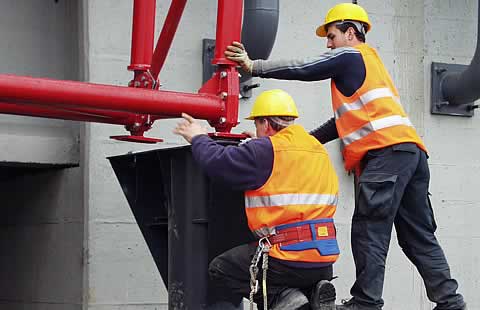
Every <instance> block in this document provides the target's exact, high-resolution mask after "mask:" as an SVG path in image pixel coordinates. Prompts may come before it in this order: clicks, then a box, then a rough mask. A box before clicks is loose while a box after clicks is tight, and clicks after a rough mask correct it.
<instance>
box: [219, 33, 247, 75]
mask: <svg viewBox="0 0 480 310" xmlns="http://www.w3.org/2000/svg"><path fill="white" fill-rule="evenodd" d="M225 56H227V59H230V60H232V61H235V62H236V63H238V64H239V65H240V67H242V69H243V70H244V71H245V72H248V73H252V68H253V61H252V60H251V59H250V58H249V57H248V54H247V51H246V50H245V47H244V46H243V44H242V43H240V42H236V41H233V42H232V45H229V46H227V50H226V51H225Z"/></svg>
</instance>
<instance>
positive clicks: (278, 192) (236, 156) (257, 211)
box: [174, 89, 339, 310]
mask: <svg viewBox="0 0 480 310" xmlns="http://www.w3.org/2000/svg"><path fill="white" fill-rule="evenodd" d="M297 117H298V112H297V108H296V106H295V102H294V101H293V99H292V98H291V97H290V95H288V94H287V93H286V92H284V91H282V90H279V89H274V90H269V91H265V92H263V93H261V94H260V95H259V96H258V97H257V99H256V100H255V103H254V105H253V108H252V111H251V113H250V116H249V117H248V118H247V119H248V120H253V121H254V123H255V128H256V138H255V139H252V140H250V141H248V142H246V143H243V144H240V145H239V146H223V145H221V144H218V143H216V142H215V141H214V140H212V139H211V138H210V137H209V136H208V135H207V131H206V129H205V128H203V127H202V126H200V125H199V124H198V123H197V122H196V121H195V120H194V119H193V118H192V117H191V116H189V115H186V114H184V115H183V118H184V121H183V122H182V123H179V124H178V125H177V127H176V128H175V130H174V133H176V134H179V135H181V136H183V137H184V138H185V139H186V140H187V141H188V142H190V143H191V144H192V153H193V158H194V159H195V161H196V162H197V163H198V165H199V166H200V167H201V168H202V169H203V170H204V171H205V172H206V174H207V175H208V176H210V178H212V179H213V180H220V181H222V182H223V183H224V184H228V185H229V186H231V187H232V188H234V189H237V190H241V191H244V195H245V212H246V216H247V220H248V225H249V228H250V230H251V231H252V232H253V233H254V234H255V235H256V236H257V237H258V238H259V240H260V241H259V242H258V243H255V244H245V245H241V246H238V247H235V248H233V249H230V250H228V251H226V252H224V253H222V254H220V255H219V256H217V257H216V258H214V259H213V260H212V262H211V263H210V266H209V274H210V278H211V279H212V280H214V282H215V283H216V284H217V285H218V287H219V288H223V289H224V290H226V292H225V294H224V297H225V299H226V300H224V301H223V303H222V304H221V306H218V307H217V308H214V309H224V310H225V309H230V308H232V306H235V305H238V304H239V303H240V302H241V300H242V298H243V297H246V298H250V300H251V301H252V300H254V301H255V302H256V303H257V304H258V305H259V306H258V309H264V308H263V307H264V305H265V298H266V304H268V309H275V310H280V309H288V310H292V309H310V307H312V308H313V309H315V310H330V309H335V288H334V287H333V285H332V284H331V283H330V282H329V280H331V279H332V274H333V271H332V265H333V263H334V262H335V261H336V260H337V257H338V255H339V248H338V244H337V240H336V232H335V226H334V222H333V215H334V214H335V210H336V204H337V200H338V179H337V175H336V173H335V171H334V168H333V165H332V163H331V161H330V158H329V156H328V153H327V151H326V150H325V148H324V147H323V145H322V144H321V143H319V142H318V141H317V140H316V139H315V138H314V137H313V136H311V135H310V134H308V132H306V131H305V129H304V128H303V127H302V126H300V125H297V124H294V120H295V119H296V118H297ZM264 254H265V255H264ZM261 258H263V263H261V262H260V261H261ZM257 264H258V266H257ZM264 266H266V267H267V268H263V267H264ZM257 268H258V270H257ZM267 271H268V272H267ZM264 272H265V273H264ZM252 273H253V276H252ZM264 276H266V281H265V282H264V281H263V277H264ZM256 280H258V281H259V282H258V283H257V282H256ZM321 280H325V281H321ZM265 286H266V287H267V290H265ZM255 287H259V291H258V292H257V293H256V294H255ZM252 288H253V289H252ZM250 293H252V295H250ZM265 293H266V294H265ZM227 296H228V297H227ZM307 296H308V297H309V298H310V304H309V300H308V298H307ZM225 302H227V303H228V304H229V305H232V306H230V308H229V306H227V305H226V304H225ZM265 309H266V308H265Z"/></svg>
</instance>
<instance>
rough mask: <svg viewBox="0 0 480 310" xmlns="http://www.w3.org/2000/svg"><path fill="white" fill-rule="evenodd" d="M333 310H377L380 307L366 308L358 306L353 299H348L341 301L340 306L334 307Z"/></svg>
mask: <svg viewBox="0 0 480 310" xmlns="http://www.w3.org/2000/svg"><path fill="white" fill-rule="evenodd" d="M335 309H337V310H378V309H381V307H380V308H378V307H368V306H363V305H359V304H357V303H356V302H355V301H354V300H353V298H350V299H349V300H345V299H343V300H342V304H341V305H336V308H335Z"/></svg>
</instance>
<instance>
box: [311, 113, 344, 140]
mask: <svg viewBox="0 0 480 310" xmlns="http://www.w3.org/2000/svg"><path fill="white" fill-rule="evenodd" d="M310 134H311V135H312V136H314V137H315V138H316V139H317V140H318V141H320V143H322V144H325V143H327V142H330V141H332V140H335V139H337V138H338V131H337V126H336V125H335V118H333V117H332V118H331V119H329V120H328V121H326V122H325V123H323V124H322V125H320V126H319V127H317V128H315V129H314V130H312V131H310Z"/></svg>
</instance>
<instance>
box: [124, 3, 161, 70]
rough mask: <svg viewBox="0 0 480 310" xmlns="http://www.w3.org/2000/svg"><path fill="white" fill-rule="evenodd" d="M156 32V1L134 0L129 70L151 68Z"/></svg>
mask: <svg viewBox="0 0 480 310" xmlns="http://www.w3.org/2000/svg"><path fill="white" fill-rule="evenodd" d="M154 32H155V0H134V3H133V22H132V49H131V58H130V66H128V69H129V70H147V69H148V68H150V64H151V62H152V54H153V35H154Z"/></svg>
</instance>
